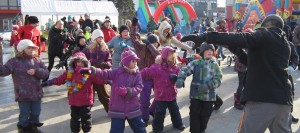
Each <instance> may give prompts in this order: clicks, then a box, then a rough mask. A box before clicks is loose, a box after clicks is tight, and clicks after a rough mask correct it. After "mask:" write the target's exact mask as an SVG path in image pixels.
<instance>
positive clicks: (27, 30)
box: [18, 24, 41, 55]
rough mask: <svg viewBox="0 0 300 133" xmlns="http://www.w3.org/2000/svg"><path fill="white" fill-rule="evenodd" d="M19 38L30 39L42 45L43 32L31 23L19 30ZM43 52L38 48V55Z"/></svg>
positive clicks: (37, 44)
mask: <svg viewBox="0 0 300 133" xmlns="http://www.w3.org/2000/svg"><path fill="white" fill-rule="evenodd" d="M18 35H19V40H23V39H29V40H31V41H32V42H33V43H34V44H35V45H36V46H38V47H40V43H41V32H40V30H39V29H37V28H36V27H33V26H31V25H30V24H28V25H25V26H22V27H20V28H19V30H18ZM40 54H41V50H40V49H39V50H38V55H40Z"/></svg>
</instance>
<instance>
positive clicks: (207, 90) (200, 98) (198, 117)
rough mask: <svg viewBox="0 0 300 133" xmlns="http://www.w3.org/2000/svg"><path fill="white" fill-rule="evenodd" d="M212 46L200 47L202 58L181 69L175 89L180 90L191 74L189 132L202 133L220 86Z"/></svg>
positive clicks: (220, 74)
mask: <svg viewBox="0 0 300 133" xmlns="http://www.w3.org/2000/svg"><path fill="white" fill-rule="evenodd" d="M214 50H215V48H214V46H213V45H212V44H207V43H203V44H202V45H201V47H200V56H201V57H202V58H200V59H197V60H194V61H192V62H191V63H189V64H188V66H187V67H184V68H182V70H181V72H180V73H179V75H178V80H177V82H176V87H178V88H181V87H183V85H184V80H185V78H186V77H187V76H189V75H191V74H193V80H192V83H191V87H190V89H191V90H190V99H191V104H190V132H191V133H204V132H205V129H206V127H207V123H208V120H209V118H210V115H211V113H212V111H213V101H215V100H216V92H215V89H216V88H217V87H219V86H220V85H221V79H222V73H221V70H220V67H219V65H218V63H217V62H216V59H215V57H213V51H214Z"/></svg>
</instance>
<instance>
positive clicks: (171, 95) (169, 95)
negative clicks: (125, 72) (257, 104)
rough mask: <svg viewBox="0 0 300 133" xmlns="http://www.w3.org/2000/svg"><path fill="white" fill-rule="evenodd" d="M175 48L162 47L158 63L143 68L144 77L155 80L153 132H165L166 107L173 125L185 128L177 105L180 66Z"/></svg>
mask: <svg viewBox="0 0 300 133" xmlns="http://www.w3.org/2000/svg"><path fill="white" fill-rule="evenodd" d="M175 51H176V50H175V49H173V48H172V47H170V46H166V47H163V48H162V51H161V55H159V56H157V60H156V64H153V65H151V66H150V67H149V68H144V69H143V70H142V72H141V73H142V77H143V78H151V79H153V82H154V97H155V98H154V100H155V101H157V103H156V108H155V114H154V119H153V123H152V126H153V132H154V133H159V132H163V128H164V119H165V115H166V109H167V108H168V109H169V112H170V115H171V120H172V123H173V126H174V127H175V128H177V129H179V130H184V129H185V125H183V123H182V118H181V115H180V112H179V107H178V105H177V101H176V96H177V89H176V87H175V82H176V80H177V74H178V72H179V70H180V69H179V67H178V66H177V65H176V54H175Z"/></svg>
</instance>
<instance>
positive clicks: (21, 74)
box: [0, 39, 49, 133]
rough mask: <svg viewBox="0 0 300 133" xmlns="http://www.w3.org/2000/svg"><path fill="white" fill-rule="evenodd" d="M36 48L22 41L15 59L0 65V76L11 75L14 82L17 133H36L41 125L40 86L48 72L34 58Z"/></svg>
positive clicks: (29, 41)
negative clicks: (17, 117)
mask: <svg viewBox="0 0 300 133" xmlns="http://www.w3.org/2000/svg"><path fill="white" fill-rule="evenodd" d="M38 48H39V47H38V46H36V45H34V44H33V43H32V41H31V40H28V39H23V40H21V41H20V42H19V44H18V46H17V50H18V51H19V52H18V53H17V55H16V57H14V58H12V59H10V60H8V62H7V63H6V64H5V65H0V76H1V77H4V76H8V75H9V74H12V78H13V81H14V90H15V91H14V92H15V100H16V101H17V102H18V104H19V109H20V114H19V122H18V124H17V126H18V131H19V132H30V133H32V132H34V133H35V132H38V130H37V127H41V126H42V125H43V123H40V120H39V116H40V113H41V103H42V101H41V99H42V97H43V89H42V87H41V86H40V84H41V80H42V79H45V78H47V76H48V75H49V71H48V69H47V67H46V66H45V64H44V63H43V62H42V60H41V59H39V58H37V57H34V55H35V51H36V50H37V49H38Z"/></svg>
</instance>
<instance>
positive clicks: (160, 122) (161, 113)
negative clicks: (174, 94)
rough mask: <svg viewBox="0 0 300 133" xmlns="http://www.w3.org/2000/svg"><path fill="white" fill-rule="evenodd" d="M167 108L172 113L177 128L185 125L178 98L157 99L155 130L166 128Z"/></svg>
mask: <svg viewBox="0 0 300 133" xmlns="http://www.w3.org/2000/svg"><path fill="white" fill-rule="evenodd" d="M167 108H168V109H169V112H170V115H171V121H172V124H173V127H175V128H177V127H180V126H182V125H183V123H182V119H181V115H180V112H179V107H178V105H177V102H176V99H175V100H173V101H156V108H155V115H154V119H153V123H152V127H153V132H161V131H163V130H164V119H165V115H166V109H167Z"/></svg>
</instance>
